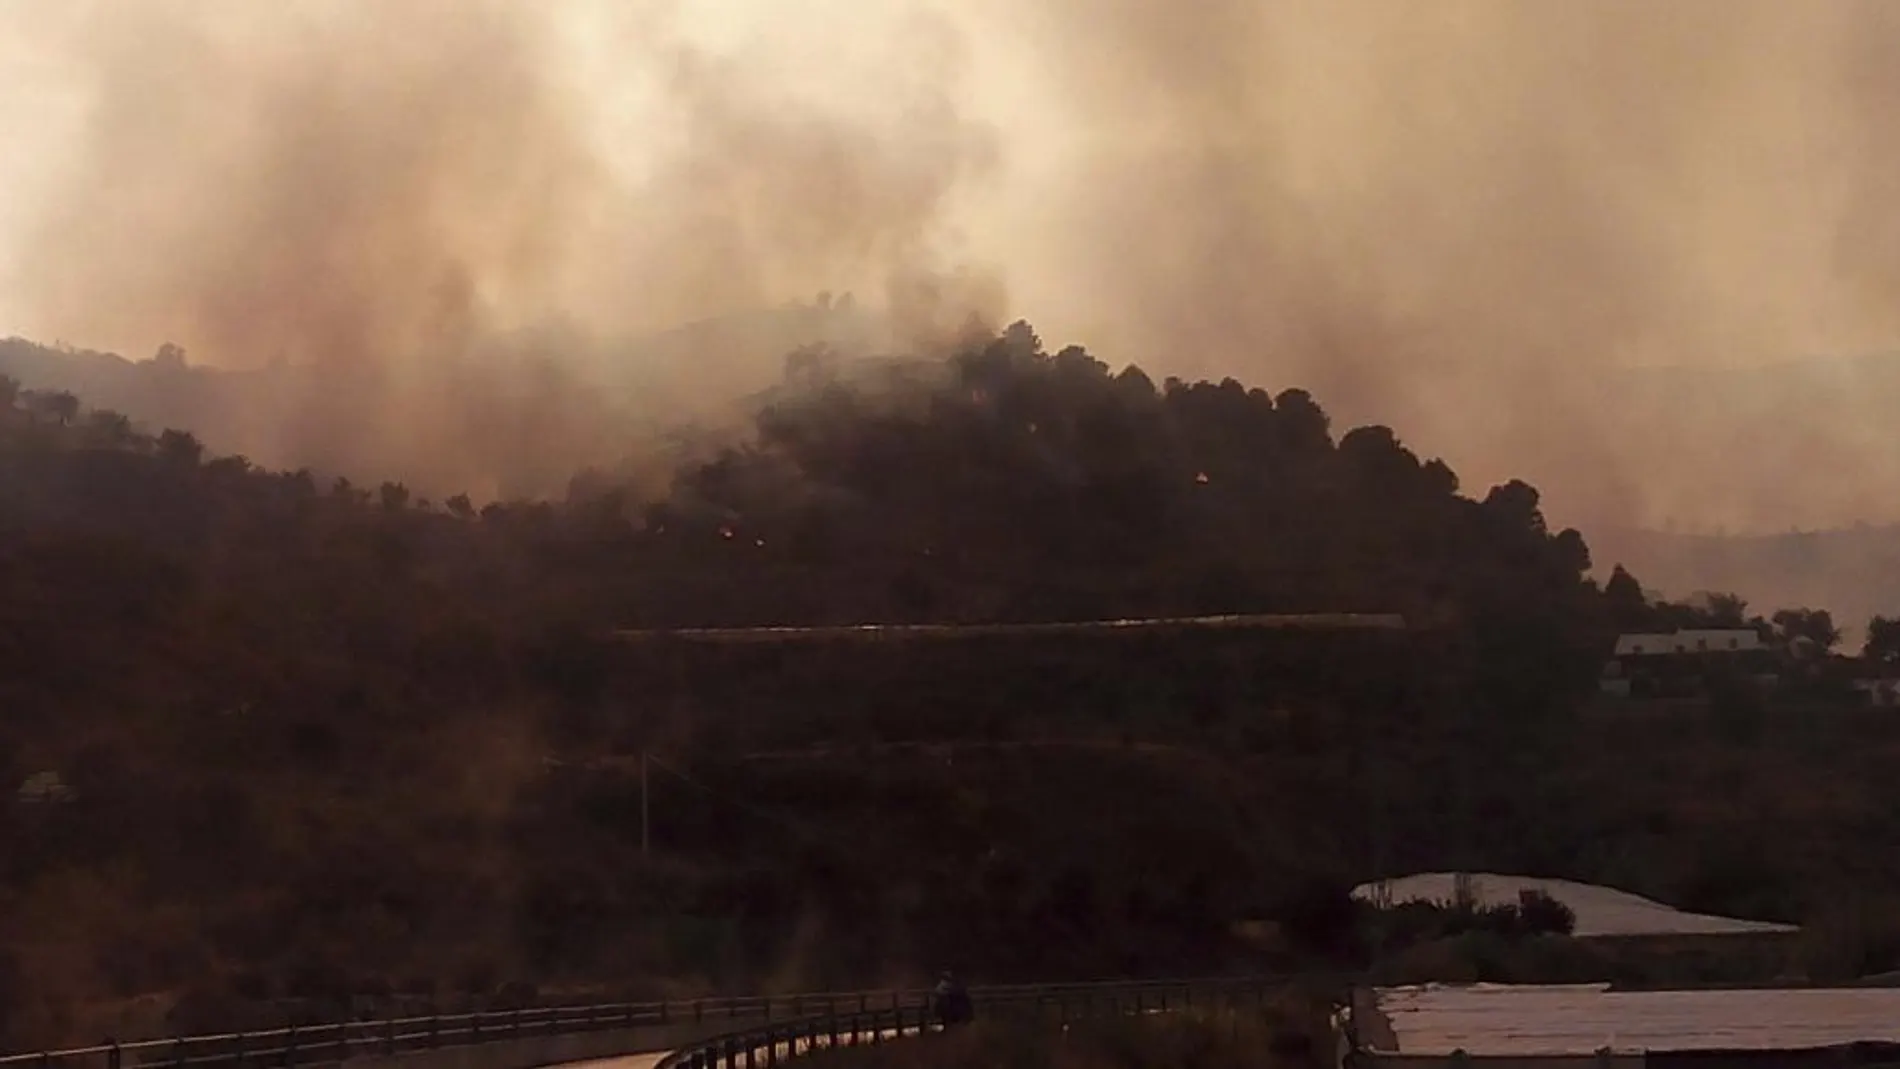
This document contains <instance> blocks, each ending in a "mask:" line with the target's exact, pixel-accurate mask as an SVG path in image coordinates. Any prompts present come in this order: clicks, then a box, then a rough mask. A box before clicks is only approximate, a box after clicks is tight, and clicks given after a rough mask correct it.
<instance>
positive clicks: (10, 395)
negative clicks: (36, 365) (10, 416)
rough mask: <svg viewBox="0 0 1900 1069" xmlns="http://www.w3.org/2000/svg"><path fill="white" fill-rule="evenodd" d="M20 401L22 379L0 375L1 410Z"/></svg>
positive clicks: (9, 407)
mask: <svg viewBox="0 0 1900 1069" xmlns="http://www.w3.org/2000/svg"><path fill="white" fill-rule="evenodd" d="M19 403H20V380H19V379H16V378H13V377H11V376H8V375H0V411H6V410H8V409H11V408H12V407H13V406H15V405H17V404H19Z"/></svg>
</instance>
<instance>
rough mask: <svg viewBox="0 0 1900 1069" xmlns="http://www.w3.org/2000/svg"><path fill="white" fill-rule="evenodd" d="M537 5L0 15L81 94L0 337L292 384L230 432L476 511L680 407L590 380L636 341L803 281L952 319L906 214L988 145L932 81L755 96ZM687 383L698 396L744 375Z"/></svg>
mask: <svg viewBox="0 0 1900 1069" xmlns="http://www.w3.org/2000/svg"><path fill="white" fill-rule="evenodd" d="M555 7H556V5H546V6H543V5H526V4H519V3H512V2H503V0H471V2H465V0H399V2H396V3H386V2H383V0H341V2H327V0H325V2H317V0H308V2H303V3H285V4H272V5H255V4H249V3H245V2H244V0H177V2H172V3H156V2H147V3H110V4H106V3H100V4H96V5H93V6H90V7H84V6H82V7H79V8H76V9H74V10H73V11H72V12H71V14H70V15H67V16H65V17H51V16H47V15H45V14H43V13H40V12H36V11H33V10H30V9H28V8H26V7H25V6H24V5H22V6H21V7H20V8H19V9H17V10H15V9H13V8H6V9H0V16H5V17H7V18H9V19H10V20H11V23H12V24H13V26H14V27H20V28H23V29H24V32H25V33H29V34H31V35H32V37H33V40H34V41H36V42H37V47H38V49H39V50H40V52H41V54H47V53H51V54H57V55H59V56H62V57H64V58H65V59H67V60H69V61H70V64H71V68H72V69H73V70H76V71H79V72H81V74H82V77H81V78H80V79H78V84H72V82H71V81H70V80H69V82H68V83H67V84H66V85H64V86H63V87H62V88H63V89H64V90H65V91H66V92H67V93H68V94H70V95H72V96H75V97H77V98H78V99H80V100H82V101H83V105H82V109H81V116H82V117H81V119H80V121H79V123H78V124H77V125H78V129H77V137H76V139H75V144H74V147H73V149H72V151H71V152H70V153H69V154H68V157H67V159H66V160H65V161H63V165H62V167H61V168H60V169H59V170H58V171H57V172H55V177H54V179H53V180H52V181H51V182H50V183H47V188H48V189H49V190H50V192H49V194H48V195H47V196H46V197H45V198H44V199H43V201H42V202H41V203H40V204H39V205H38V208H39V211H38V212H37V214H36V215H35V217H34V218H33V219H32V220H31V221H30V224H29V225H27V226H26V227H24V228H23V230H24V233H23V234H22V236H21V238H20V240H19V241H18V243H17V246H18V248H17V250H14V251H15V252H16V255H15V256H14V257H13V263H12V265H11V266H12V267H13V271H12V272H11V278H10V281H11V283H12V293H13V295H14V296H13V300H14V301H16V302H18V303H19V304H21V305H22V306H23V308H24V309H25V312H24V314H23V318H25V319H27V320H28V321H29V322H30V323H31V324H32V325H33V326H34V328H35V332H36V333H39V334H41V335H42V336H48V337H64V338H77V339H83V340H85V341H87V342H89V343H93V344H98V343H100V342H104V343H106V344H114V345H121V346H124V347H126V348H128V349H130V350H132V351H135V352H136V351H138V349H139V347H141V346H143V347H145V351H148V352H149V351H150V350H151V348H152V347H155V346H156V345H157V344H158V343H159V342H160V341H167V340H169V341H174V342H178V343H182V344H184V345H185V347H186V348H187V350H189V351H190V352H191V353H192V354H194V356H195V357H196V358H197V359H198V360H199V361H201V362H209V363H213V364H219V365H226V366H237V367H244V366H252V367H255V366H263V365H267V364H286V365H295V366H300V367H302V368H305V369H315V373H314V374H301V375H298V376H295V377H294V378H292V379H289V380H285V381H288V382H290V383H291V385H289V386H287V387H283V388H282V389H280V390H279V392H278V395H277V396H274V397H272V398H270V399H268V400H265V399H262V398H253V399H252V401H253V402H254V404H255V407H254V410H253V411H250V412H248V413H245V414H244V419H243V420H242V426H241V427H240V428H239V429H238V430H237V431H236V432H234V433H233V434H232V435H230V437H231V438H232V439H235V440H236V441H237V442H239V443H241V444H248V445H249V446H250V447H251V448H252V449H254V450H255V451H256V452H257V453H259V454H261V455H263V456H267V457H269V458H271V459H273V460H277V461H280V462H289V463H308V462H313V461H314V462H319V463H322V464H324V465H325V466H328V467H332V468H342V469H346V470H352V471H358V472H361V471H372V472H377V473H378V474H382V473H388V474H390V475H392V476H397V477H407V478H410V479H411V480H412V481H420V482H423V483H425V484H438V485H441V486H443V488H444V492H451V491H450V489H449V488H451V487H453V488H468V489H474V490H476V491H477V492H478V493H479V492H482V491H487V492H490V493H506V492H510V491H514V492H546V491H548V490H549V489H551V488H556V487H558V486H559V484H560V483H559V480H560V479H562V478H564V475H562V474H560V473H563V472H566V473H571V472H572V471H573V470H574V469H575V468H576V467H579V466H580V465H581V464H584V463H588V462H596V461H603V460H612V459H616V458H617V457H619V456H621V455H624V454H625V453H626V452H627V451H628V450H629V449H631V448H633V447H634V445H635V443H634V441H633V430H632V427H633V425H634V424H635V422H636V417H637V416H638V415H639V412H640V411H642V410H644V411H645V412H646V413H647V414H649V415H651V414H652V413H653V412H655V411H657V410H659V409H661V408H662V407H668V406H672V408H673V411H674V412H675V414H677V403H678V402H679V401H680V397H679V390H677V389H675V390H674V391H672V392H671V393H668V394H666V395H664V396H661V395H659V392H658V391H657V389H656V391H655V395H654V396H648V397H645V398H633V399H629V400H630V401H631V402H632V406H631V408H630V407H629V405H627V404H621V403H618V402H619V399H616V398H612V397H603V396H601V395H600V394H599V392H598V391H597V390H596V389H595V387H596V386H597V385H598V383H599V379H600V372H601V370H602V365H603V364H611V363H612V362H613V360H614V359H616V356H617V353H616V347H617V346H621V345H624V339H626V338H627V337H629V336H630V335H632V334H633V333H635V332H637V331H640V330H647V329H654V328H658V327H667V326H673V325H676V324H678V323H681V322H686V321H692V320H698V319H704V318H707V317H714V316H720V315H726V314H732V313H739V312H749V311H753V310H756V309H758V308H761V307H771V306H774V305H778V304H783V303H784V302H785V301H786V300H787V299H790V298H799V297H802V298H806V299H809V298H810V297H811V296H812V295H813V294H814V293H816V292H817V291H818V290H821V289H829V288H839V289H842V288H851V287H857V288H859V289H860V290H861V291H870V292H872V293H877V292H879V291H881V290H882V289H885V288H894V289H896V291H897V292H898V294H899V297H900V300H899V301H898V302H897V305H898V308H899V311H900V312H902V313H903V314H905V315H908V316H909V317H911V318H912V319H919V318H920V317H922V318H929V317H931V316H942V315H948V314H950V312H951V311H952V310H950V309H945V308H943V307H940V305H941V303H942V302H941V301H939V302H937V304H930V303H928V302H926V303H925V304H924V305H921V306H920V304H919V302H918V300H917V299H916V296H915V295H916V293H917V292H918V291H919V288H920V287H919V284H918V282H917V279H918V278H919V277H923V278H930V277H936V276H938V275H942V276H943V277H945V278H952V277H954V274H953V273H952V272H951V270H950V268H951V267H952V266H956V265H947V264H943V263H941V262H940V261H939V260H938V259H937V257H936V251H935V248H934V247H933V244H932V243H933V242H934V241H935V240H936V237H937V235H936V232H935V229H934V226H933V224H934V221H935V219H936V217H937V215H938V214H939V211H940V209H941V206H942V204H943V202H944V201H945V200H946V199H947V198H948V197H949V196H950V195H951V193H952V191H953V190H954V189H955V188H956V187H958V185H959V184H960V183H963V182H964V181H966V180H967V179H968V178H969V177H970V176H971V175H972V174H975V173H978V172H980V171H981V169H982V168H983V166H984V165H985V162H986V160H987V158H988V154H989V151H990V146H989V144H988V142H987V140H986V139H985V137H984V136H983V133H982V131H981V130H980V129H978V128H977V127H975V126H974V125H973V124H971V123H969V122H967V121H966V120H965V119H964V118H963V117H961V116H960V115H959V113H958V112H957V110H956V107H955V104H954V93H953V91H952V90H953V87H952V86H950V85H949V84H948V83H949V82H952V81H954V79H955V78H956V76H957V72H956V70H955V69H954V67H952V66H948V65H945V64H943V63H939V64H937V68H936V70H935V71H934V72H931V73H930V75H929V76H928V77H924V78H916V77H913V78H912V84H909V85H892V86H887V87H885V88H886V92H887V96H886V98H885V100H884V102H883V107H882V109H881V112H880V111H879V110H876V109H874V110H871V111H868V112H867V111H865V110H863V109H859V110H858V111H856V112H845V111H844V110H842V109H841V108H840V107H838V106H836V105H835V104H832V103H828V102H826V101H822V100H809V99H800V98H799V96H798V95H797V94H796V93H793V92H788V91H786V88H785V86H784V84H783V77H784V74H783V72H774V70H773V69H772V66H771V64H770V63H769V62H767V61H768V60H769V59H770V57H769V56H761V55H759V54H758V51H759V50H758V47H757V46H743V47H739V48H736V49H728V50H727V51H726V52H724V53H716V52H712V51H709V50H707V49H706V48H705V47H704V46H703V45H701V44H699V43H698V42H696V41H694V40H693V39H692V38H691V37H690V36H688V35H687V34H686V33H685V32H684V31H683V30H682V29H681V28H680V27H679V26H678V25H677V23H678V19H677V18H676V16H675V13H674V12H672V11H671V10H669V5H663V4H654V3H648V4H644V5H633V6H631V7H616V8H610V7H608V6H607V5H599V6H596V7H587V6H584V5H578V4H577V5H559V7H560V9H561V10H560V11H559V12H556V11H555V10H554V9H555ZM888 29H889V30H890V32H894V33H898V34H899V35H900V39H901V35H902V34H904V33H919V32H923V33H928V32H934V31H936V30H938V29H940V27H933V26H923V25H916V24H913V25H911V26H910V27H909V28H908V29H906V28H905V27H902V26H898V27H892V28H888ZM602 68H617V69H619V70H621V71H622V72H623V73H622V75H621V76H619V77H613V76H610V75H611V72H609V75H603V73H602ZM926 288H928V287H926ZM938 289H939V290H941V289H942V288H941V287H938ZM986 299H987V300H990V301H994V299H995V298H994V297H993V296H988V295H986ZM980 310H982V309H978V308H971V307H963V308H957V309H954V311H956V312H960V313H962V314H969V313H971V312H975V311H980ZM552 322H559V323H560V324H563V325H564V329H562V330H560V331H555V332H549V331H547V330H539V331H534V332H531V333H523V331H524V328H532V327H537V326H543V325H545V324H548V323H552ZM904 325H910V326H916V325H919V324H905V323H901V322H900V326H904ZM551 338H558V339H559V347H558V348H551V347H550V345H549V344H548V343H549V340H550V339H551ZM785 344H786V347H789V345H790V344H791V343H789V342H787V343H785ZM692 355H693V356H697V357H705V356H708V355H712V354H706V353H694V354H692ZM720 355H729V354H720ZM782 355H783V351H782V349H778V348H777V347H776V343H774V347H773V351H772V354H771V359H772V361H776V360H777V359H778V358H779V357H781V356H782ZM675 358H676V359H677V358H678V355H677V354H676V356H675ZM686 370H687V371H688V373H690V375H691V376H692V377H693V381H692V382H691V384H690V386H691V391H690V392H692V393H694V394H695V395H697V396H699V397H708V396H717V395H720V394H722V393H723V394H730V393H731V392H733V391H735V390H737V389H740V388H743V386H744V385H746V383H747V382H750V381H751V380H753V379H756V378H757V377H758V376H757V372H758V370H759V369H758V368H756V367H744V366H734V364H733V361H732V360H731V359H728V360H727V361H725V364H724V365H723V366H722V364H721V363H720V362H719V361H718V360H716V359H699V360H696V361H695V362H694V366H692V367H690V368H689V369H686ZM649 378H651V376H649ZM738 380H743V381H738ZM281 385H282V384H281V383H280V386H281ZM676 385H677V384H676ZM219 444H226V445H227V447H229V445H228V443H219ZM470 482H473V483H475V484H476V485H473V486H468V485H466V484H468V483H470ZM550 484H551V485H550Z"/></svg>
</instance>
